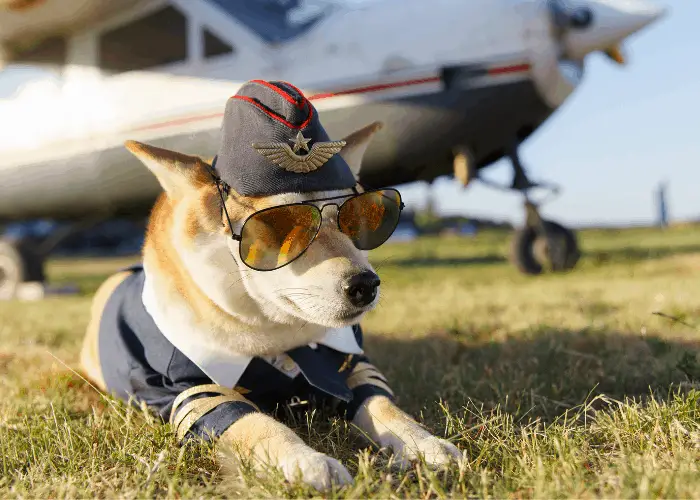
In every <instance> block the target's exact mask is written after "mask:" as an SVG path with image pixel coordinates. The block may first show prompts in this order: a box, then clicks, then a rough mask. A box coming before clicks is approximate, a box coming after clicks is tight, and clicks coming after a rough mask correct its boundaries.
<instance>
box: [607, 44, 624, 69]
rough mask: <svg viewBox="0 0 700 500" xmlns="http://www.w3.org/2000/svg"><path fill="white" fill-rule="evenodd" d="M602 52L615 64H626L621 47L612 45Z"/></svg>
mask: <svg viewBox="0 0 700 500" xmlns="http://www.w3.org/2000/svg"><path fill="white" fill-rule="evenodd" d="M603 54H605V56H606V57H607V58H608V59H610V60H611V61H613V62H614V63H616V64H619V65H620V66H624V65H625V64H627V58H626V57H625V54H624V52H623V51H622V47H620V46H619V45H614V46H612V47H608V48H607V49H605V50H604V51H603Z"/></svg>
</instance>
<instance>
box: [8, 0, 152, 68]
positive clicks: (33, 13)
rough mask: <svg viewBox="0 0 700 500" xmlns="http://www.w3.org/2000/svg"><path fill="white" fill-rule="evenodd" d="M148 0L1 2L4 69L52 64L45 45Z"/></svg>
mask: <svg viewBox="0 0 700 500" xmlns="http://www.w3.org/2000/svg"><path fill="white" fill-rule="evenodd" d="M142 1H144V0H0V68H1V67H2V66H3V65H4V64H8V63H21V62H50V61H47V60H42V59H46V58H50V57H51V55H52V54H51V53H52V51H55V50H56V48H55V47H56V44H52V45H51V46H50V48H49V47H48V46H45V45H46V44H45V42H47V41H50V40H51V39H55V38H57V37H60V36H61V35H66V34H70V33H72V32H75V31H76V30H79V29H81V28H83V27H85V26H87V25H89V24H90V23H93V22H96V21H97V20H99V19H104V18H105V17H106V16H111V15H114V14H116V13H119V12H121V11H124V10H127V9H129V8H131V7H133V6H134V5H135V4H136V3H138V2H142Z"/></svg>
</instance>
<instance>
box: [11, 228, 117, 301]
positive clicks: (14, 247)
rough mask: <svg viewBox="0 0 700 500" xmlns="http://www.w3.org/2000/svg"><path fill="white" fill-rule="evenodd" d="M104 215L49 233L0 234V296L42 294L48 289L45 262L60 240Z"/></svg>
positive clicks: (13, 297)
mask: <svg viewBox="0 0 700 500" xmlns="http://www.w3.org/2000/svg"><path fill="white" fill-rule="evenodd" d="M102 220H104V217H94V218H89V219H85V220H82V221H80V222H76V223H74V224H71V225H68V226H66V227H64V228H62V229H58V230H56V231H54V233H53V234H52V235H51V236H48V237H44V238H37V237H34V236H29V235H25V236H20V237H8V236H2V237H0V300H11V299H15V298H18V299H24V300H36V299H40V298H43V297H44V295H45V294H46V291H47V286H46V273H45V271H44V265H45V263H46V258H47V257H48V256H49V255H50V254H51V251H52V250H53V249H54V248H56V246H58V245H59V244H60V243H61V242H63V241H65V239H66V238H69V237H71V236H73V235H75V234H77V233H79V232H81V231H84V230H86V229H89V228H90V227H92V226H94V225H95V224H97V223H98V222H100V221H102Z"/></svg>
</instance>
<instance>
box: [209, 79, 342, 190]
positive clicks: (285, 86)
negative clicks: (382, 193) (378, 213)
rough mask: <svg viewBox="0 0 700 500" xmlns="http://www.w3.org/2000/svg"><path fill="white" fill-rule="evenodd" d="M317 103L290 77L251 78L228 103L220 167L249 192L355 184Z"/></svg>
mask: <svg viewBox="0 0 700 500" xmlns="http://www.w3.org/2000/svg"><path fill="white" fill-rule="evenodd" d="M344 146H345V143H344V142H343V141H332V140H330V138H329V137H328V134H327V133H326V131H325V130H324V128H323V126H322V125H321V122H320V120H319V117H318V112H317V111H316V108H314V106H313V105H312V104H311V103H310V102H309V100H308V99H307V98H306V97H304V95H303V94H302V93H301V91H300V90H299V89H297V88H296V87H294V86H293V85H291V84H289V83H286V82H276V81H271V82H266V81H262V80H251V81H249V82H246V83H245V84H244V85H243V86H242V87H241V88H240V89H239V91H238V92H237V93H236V95H234V96H232V97H231V98H230V99H229V100H228V102H227V103H226V111H225V113H224V119H223V123H222V127H221V146H220V148H219V152H218V155H217V156H216V158H215V159H214V168H215V170H216V172H217V174H218V175H219V177H220V178H221V180H222V181H223V182H225V183H226V184H228V185H229V186H231V187H232V188H233V189H234V190H236V192H238V193H239V194H242V195H245V196H264V195H273V194H279V193H289V192H298V193H303V192H311V191H329V190H334V189H347V188H351V187H353V186H354V185H355V177H354V175H353V173H352V171H351V170H350V167H349V166H348V164H347V163H346V162H345V160H344V159H343V158H342V157H341V156H340V155H339V154H338V153H339V152H340V151H341V149H342V148H343V147H344Z"/></svg>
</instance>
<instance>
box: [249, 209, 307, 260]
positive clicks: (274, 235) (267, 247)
mask: <svg viewBox="0 0 700 500" xmlns="http://www.w3.org/2000/svg"><path fill="white" fill-rule="evenodd" d="M320 227H321V212H320V211H319V210H318V208H316V207H314V206H312V205H291V206H283V207H273V208H270V209H267V210H263V211H261V212H258V213H256V214H253V215H252V216H251V217H250V218H249V219H248V220H247V221H246V223H245V225H244V226H243V230H242V231H241V258H242V259H243V261H244V262H245V263H246V264H247V265H248V266H250V267H251V268H253V269H257V270H259V271H271V270H273V269H277V268H279V267H282V266H284V265H286V264H289V263H290V262H291V261H293V260H294V259H296V258H297V257H299V256H300V255H301V254H302V253H303V252H304V250H306V249H307V248H308V247H309V245H310V244H311V242H312V241H313V239H314V237H315V236H316V233H317V232H318V230H319V228H320Z"/></svg>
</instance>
